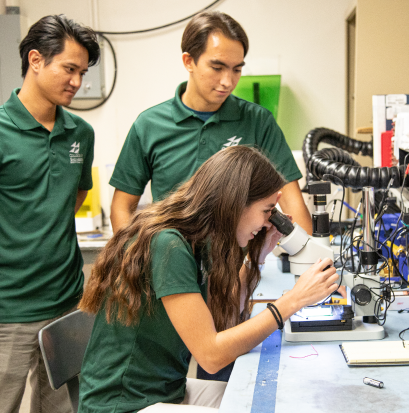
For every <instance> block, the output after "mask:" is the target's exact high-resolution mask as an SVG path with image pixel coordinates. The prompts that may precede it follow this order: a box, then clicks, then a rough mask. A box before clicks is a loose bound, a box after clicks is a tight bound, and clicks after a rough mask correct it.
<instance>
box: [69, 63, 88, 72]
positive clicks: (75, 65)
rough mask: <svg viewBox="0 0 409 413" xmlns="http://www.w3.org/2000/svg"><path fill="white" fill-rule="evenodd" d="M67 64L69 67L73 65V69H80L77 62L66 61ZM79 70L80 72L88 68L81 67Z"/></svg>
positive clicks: (86, 70)
mask: <svg viewBox="0 0 409 413" xmlns="http://www.w3.org/2000/svg"><path fill="white" fill-rule="evenodd" d="M67 66H70V67H73V68H75V69H80V70H81V67H80V66H78V65H77V64H75V63H72V62H68V63H67ZM81 71H82V72H88V68H86V69H82V70H81Z"/></svg>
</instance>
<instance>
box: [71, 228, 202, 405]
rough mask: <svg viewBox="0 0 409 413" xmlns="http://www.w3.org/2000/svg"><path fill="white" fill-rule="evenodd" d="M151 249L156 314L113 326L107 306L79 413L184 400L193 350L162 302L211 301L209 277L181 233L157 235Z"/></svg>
mask: <svg viewBox="0 0 409 413" xmlns="http://www.w3.org/2000/svg"><path fill="white" fill-rule="evenodd" d="M151 251H152V267H151V268H152V275H151V297H152V303H153V313H152V315H150V316H148V315H147V313H146V311H145V305H144V304H142V309H141V312H140V315H139V321H138V323H136V324H135V325H133V326H131V327H126V326H124V325H122V324H120V323H118V322H114V323H113V324H108V323H107V322H106V318H105V308H103V309H101V310H100V312H99V313H98V314H97V317H96V319H95V324H94V328H93V331H92V335H91V339H90V341H89V343H88V347H87V350H86V353H85V356H84V361H83V365H82V369H81V383H80V406H79V410H78V412H79V413H113V412H115V413H124V412H136V411H139V410H140V409H143V408H145V407H147V406H150V405H152V404H155V403H159V402H162V403H180V402H182V401H183V398H184V395H185V388H186V375H187V371H188V367H189V363H188V356H189V350H188V349H187V347H186V345H185V344H184V342H183V341H182V339H181V338H180V336H179V335H178V333H177V332H176V330H175V328H174V327H173V324H172V323H171V321H170V320H169V317H168V315H167V313H166V310H165V308H164V306H163V304H162V301H161V298H162V297H165V296H169V295H173V294H181V293H199V294H201V295H202V297H203V299H204V300H205V301H206V294H207V277H204V276H203V274H202V272H201V270H200V268H201V256H200V254H196V256H195V255H194V254H193V251H192V248H191V246H190V245H189V244H188V243H187V242H186V240H185V239H184V238H183V237H182V235H181V234H180V233H179V232H178V231H177V230H174V229H168V230H164V231H162V232H160V233H159V234H158V235H156V236H155V237H154V239H153V241H152V244H151ZM142 302H143V303H144V302H145V300H143V301H142Z"/></svg>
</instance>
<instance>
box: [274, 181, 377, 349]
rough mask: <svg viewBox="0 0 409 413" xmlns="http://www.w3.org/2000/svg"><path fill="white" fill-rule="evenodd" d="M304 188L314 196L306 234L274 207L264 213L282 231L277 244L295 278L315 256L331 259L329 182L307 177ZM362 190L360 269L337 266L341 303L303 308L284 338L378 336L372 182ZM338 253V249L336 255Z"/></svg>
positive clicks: (364, 337) (362, 338) (288, 324)
mask: <svg viewBox="0 0 409 413" xmlns="http://www.w3.org/2000/svg"><path fill="white" fill-rule="evenodd" d="M308 192H309V194H311V195H313V196H314V207H315V211H314V213H313V214H312V223H313V233H312V236H310V235H308V234H307V233H306V231H305V230H304V229H303V228H301V227H300V226H299V225H298V224H297V223H294V224H293V223H292V222H291V220H290V219H289V218H288V217H287V216H286V215H284V214H282V213H281V212H280V211H278V210H277V209H276V208H274V210H273V211H272V214H271V217H270V219H269V220H270V222H271V223H272V224H273V225H274V226H275V227H276V228H277V229H278V230H279V231H280V232H281V233H282V234H283V237H282V238H281V240H280V244H279V245H280V247H282V248H283V249H284V250H285V251H286V252H287V253H288V254H289V261H290V272H291V273H292V274H294V275H295V279H296V281H297V280H298V278H299V276H300V275H301V274H302V273H304V272H305V271H306V270H307V269H308V268H309V267H311V265H312V264H314V263H315V262H316V261H317V260H318V259H324V258H327V257H328V258H330V259H331V260H332V261H334V250H333V249H332V247H331V245H330V220H329V214H328V213H327V212H326V203H327V202H326V195H328V194H330V193H331V183H330V182H325V181H319V182H311V183H310V184H309V185H308ZM362 193H363V205H364V209H363V216H364V218H363V230H364V232H363V234H364V237H363V249H362V250H360V252H359V254H360V261H361V262H362V264H363V268H364V271H362V273H360V274H352V273H349V272H346V271H342V279H341V280H339V281H338V282H339V283H340V285H345V286H346V287H347V289H346V290H347V305H336V304H335V305H328V303H317V304H315V305H314V306H310V307H305V308H303V309H302V310H300V311H299V312H297V313H296V314H294V315H293V316H292V317H290V319H289V320H287V322H286V323H285V327H284V338H285V340H286V341H331V340H342V341H345V340H378V339H382V338H384V336H385V333H384V329H383V327H382V326H380V325H378V323H377V320H376V319H375V317H374V313H375V303H376V300H377V297H379V295H380V287H379V286H380V276H379V275H376V266H377V263H378V259H379V255H378V254H379V252H378V251H376V249H375V238H374V215H375V198H374V188H371V187H364V188H363V190H362ZM343 253H344V251H340V254H341V255H342V254H343ZM375 292H376V293H375ZM335 302H336V300H335Z"/></svg>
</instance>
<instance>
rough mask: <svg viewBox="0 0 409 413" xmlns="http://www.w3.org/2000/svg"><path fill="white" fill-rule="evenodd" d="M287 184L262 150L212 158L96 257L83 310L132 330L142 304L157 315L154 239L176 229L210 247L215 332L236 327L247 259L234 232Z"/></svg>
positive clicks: (196, 244) (256, 248) (254, 276)
mask: <svg viewBox="0 0 409 413" xmlns="http://www.w3.org/2000/svg"><path fill="white" fill-rule="evenodd" d="M284 183H285V181H284V178H283V177H282V176H281V175H280V174H279V173H278V172H277V171H276V170H275V169H274V167H273V166H272V165H271V163H270V161H269V160H268V159H267V158H266V157H265V156H264V155H262V154H261V153H260V152H259V151H258V150H256V149H254V148H250V147H246V146H235V147H230V148H227V149H225V150H222V151H219V152H218V153H216V154H215V155H213V156H212V157H211V158H210V159H208V160H207V161H206V162H205V163H204V164H203V165H202V166H201V167H200V168H199V169H198V170H197V172H196V173H195V174H194V175H193V177H192V178H190V179H189V181H187V182H186V183H185V184H183V185H182V186H181V187H180V188H179V189H177V190H176V191H175V192H174V193H172V194H170V195H169V196H168V197H167V198H166V199H164V200H163V201H159V202H156V203H154V204H152V205H151V206H149V207H147V208H146V209H143V210H141V211H137V212H136V213H135V214H134V215H133V216H132V219H131V221H130V223H129V225H128V226H127V227H125V228H122V229H121V230H119V231H118V232H117V233H116V234H115V235H114V236H113V237H112V238H111V240H110V241H109V242H108V244H107V245H106V247H105V249H104V250H103V251H102V253H101V254H100V255H99V256H98V258H97V261H96V263H95V265H94V267H93V270H92V274H91V278H90V280H89V282H88V285H87V287H86V289H85V292H84V296H83V298H82V300H81V302H80V308H81V309H82V310H84V311H89V312H92V313H96V312H98V311H99V310H100V309H101V308H102V307H103V306H105V311H106V318H107V321H108V322H111V321H112V320H113V319H117V320H119V321H120V322H122V323H124V324H126V325H131V324H134V323H136V322H137V321H138V316H139V311H140V309H141V305H142V303H146V305H147V309H148V313H149V312H150V311H151V309H152V297H151V294H152V289H151V283H150V277H151V274H150V263H151V253H150V247H151V241H152V237H153V236H154V235H155V234H157V233H159V232H160V231H162V230H164V229H168V228H174V229H176V230H178V231H179V232H180V233H181V234H182V236H183V237H184V238H185V239H186V240H187V241H188V242H189V243H190V244H191V245H192V248H193V250H195V249H196V248H203V247H204V246H205V245H208V244H209V245H210V247H209V251H208V261H209V262H210V263H211V268H210V270H209V274H208V277H209V293H210V297H211V299H210V311H211V313H212V316H213V319H214V323H215V326H216V329H217V331H222V330H224V329H226V328H228V327H231V326H233V325H236V324H238V323H239V318H240V314H239V313H240V290H241V284H240V278H239V271H240V268H241V266H242V263H243V258H244V252H243V250H242V248H240V246H239V244H238V242H237V239H236V229H237V226H238V223H239V220H240V217H241V215H242V213H243V210H244V208H245V207H246V206H249V205H250V204H251V203H252V202H255V201H257V200H260V199H264V198H266V197H268V196H270V195H272V194H273V193H275V192H277V191H278V190H279V189H280V188H281V187H282V186H283V185H284ZM264 238H265V231H260V232H259V233H258V234H257V235H256V236H255V238H254V239H252V240H251V241H250V242H249V245H248V253H249V256H250V259H251V261H252V262H258V261H259V255H260V251H261V247H262V245H263V242H264ZM259 280H260V271H259V269H258V266H257V265H254V266H252V268H251V269H250V270H249V274H248V280H247V290H246V306H245V308H247V304H248V300H249V299H250V296H251V294H252V293H253V290H254V288H255V286H256V285H257V283H258V282H259Z"/></svg>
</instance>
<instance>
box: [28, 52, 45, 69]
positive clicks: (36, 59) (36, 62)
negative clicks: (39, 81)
mask: <svg viewBox="0 0 409 413" xmlns="http://www.w3.org/2000/svg"><path fill="white" fill-rule="evenodd" d="M43 62H44V57H43V55H42V54H41V53H40V52H39V51H38V50H36V49H33V50H30V51H29V53H28V64H29V67H31V69H32V70H33V71H34V72H36V73H38V71H39V70H40V67H41V65H42V63H43Z"/></svg>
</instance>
